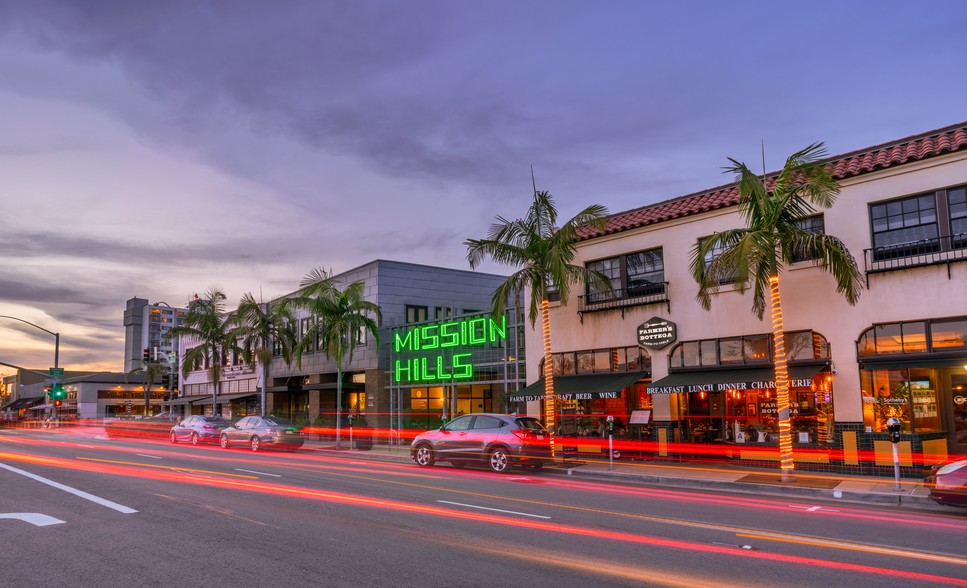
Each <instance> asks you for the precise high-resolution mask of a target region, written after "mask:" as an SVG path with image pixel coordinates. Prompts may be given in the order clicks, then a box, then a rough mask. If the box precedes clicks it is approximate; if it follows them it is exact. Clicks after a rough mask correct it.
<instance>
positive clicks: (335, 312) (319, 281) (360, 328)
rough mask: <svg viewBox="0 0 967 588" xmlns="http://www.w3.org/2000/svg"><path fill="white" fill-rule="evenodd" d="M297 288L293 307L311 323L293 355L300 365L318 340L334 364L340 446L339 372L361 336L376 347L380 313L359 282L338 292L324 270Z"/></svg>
mask: <svg viewBox="0 0 967 588" xmlns="http://www.w3.org/2000/svg"><path fill="white" fill-rule="evenodd" d="M299 286H300V290H299V295H298V296H297V297H296V298H295V299H294V300H293V304H295V305H296V306H297V307H299V308H302V309H304V310H306V311H308V312H309V316H310V317H311V318H312V320H310V322H309V327H308V329H307V330H306V332H305V334H303V336H302V341H301V342H300V344H299V346H298V347H297V353H296V355H297V357H298V359H299V365H300V366H301V364H302V355H303V354H304V353H305V352H307V351H310V350H311V347H312V345H313V343H314V341H315V340H316V339H318V340H319V346H320V347H321V348H322V349H325V351H326V355H327V356H328V357H329V359H332V360H334V361H335V362H336V447H342V431H341V427H342V373H343V370H344V369H345V366H346V365H347V364H348V363H350V362H352V360H353V353H354V351H355V349H356V346H357V345H359V343H360V340H361V339H360V337H361V336H362V335H363V334H364V333H367V332H368V333H370V334H371V335H372V336H373V340H374V341H375V342H376V346H377V348H378V347H379V325H380V324H381V323H382V322H383V314H382V312H381V311H380V308H379V306H378V305H377V304H375V303H373V302H369V301H368V300H366V299H365V293H366V292H365V284H364V283H363V282H361V281H360V282H353V283H352V284H349V285H348V286H346V288H345V289H344V290H340V289H339V288H338V287H337V285H336V283H335V281H334V280H333V279H332V278H331V277H330V276H329V274H327V273H326V271H325V270H323V269H321V268H316V269H314V270H312V271H311V272H310V273H309V274H308V275H306V277H305V278H303V279H302V282H300V284H299ZM374 317H375V318H374Z"/></svg>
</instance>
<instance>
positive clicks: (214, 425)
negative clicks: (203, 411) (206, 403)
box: [168, 414, 232, 445]
mask: <svg viewBox="0 0 967 588" xmlns="http://www.w3.org/2000/svg"><path fill="white" fill-rule="evenodd" d="M231 425H232V421H230V420H228V419H226V418H222V417H214V416H202V415H199V414H196V415H192V416H190V417H185V419H183V420H182V421H181V422H180V423H178V424H177V425H175V426H173V427H171V432H170V433H169V434H168V439H170V440H171V442H172V443H177V442H179V441H191V444H192V445H198V444H199V443H218V440H219V438H220V437H221V434H222V431H223V430H224V429H225V428H227V427H230V426H231Z"/></svg>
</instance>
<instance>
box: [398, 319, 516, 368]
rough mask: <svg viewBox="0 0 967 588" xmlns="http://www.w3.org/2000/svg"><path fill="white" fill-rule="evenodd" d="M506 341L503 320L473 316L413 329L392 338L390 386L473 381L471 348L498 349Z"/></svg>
mask: <svg viewBox="0 0 967 588" xmlns="http://www.w3.org/2000/svg"><path fill="white" fill-rule="evenodd" d="M506 340H507V318H506V317H501V320H500V323H497V322H496V321H495V320H493V319H492V318H490V317H489V316H488V317H484V316H476V317H473V318H466V319H457V320H453V321H446V322H441V323H432V324H426V325H416V326H413V327H410V328H406V329H401V330H398V331H396V332H395V333H394V334H393V350H394V351H395V352H396V354H397V355H398V356H400V357H399V358H398V359H396V360H395V361H394V362H393V383H395V384H410V383H420V382H439V381H447V382H449V381H451V380H472V379H473V356H472V354H471V350H472V349H473V348H479V347H483V346H485V345H493V346H501V345H503V342H504V341H506Z"/></svg>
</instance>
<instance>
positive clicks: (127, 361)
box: [124, 298, 188, 372]
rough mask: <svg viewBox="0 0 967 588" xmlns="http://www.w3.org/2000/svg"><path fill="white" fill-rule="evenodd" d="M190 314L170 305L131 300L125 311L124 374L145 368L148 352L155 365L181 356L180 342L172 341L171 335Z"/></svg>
mask: <svg viewBox="0 0 967 588" xmlns="http://www.w3.org/2000/svg"><path fill="white" fill-rule="evenodd" d="M186 314H188V311H187V310H186V309H184V308H172V307H171V306H169V305H168V303H167V302H156V303H154V304H148V301H147V300H146V299H144V298H131V299H129V300H128V302H127V306H126V307H125V309H124V371H125V372H130V371H131V370H133V369H135V368H139V367H142V361H143V358H144V352H145V350H148V353H149V356H150V358H151V360H152V361H164V360H165V358H167V357H168V354H169V353H174V354H175V355H177V354H178V340H177V338H173V339H172V338H169V337H168V331H169V330H171V329H172V328H174V327H176V326H178V325H180V324H181V321H183V320H184V318H185V315H186Z"/></svg>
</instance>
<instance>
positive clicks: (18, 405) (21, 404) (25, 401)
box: [2, 396, 44, 410]
mask: <svg viewBox="0 0 967 588" xmlns="http://www.w3.org/2000/svg"><path fill="white" fill-rule="evenodd" d="M43 400H44V397H43V396H34V397H33V398H19V399H17V400H14V401H13V402H9V403H7V405H6V406H4V407H3V409H2V410H21V409H24V408H27V407H28V406H33V405H35V404H37V403H38V402H41V401H43Z"/></svg>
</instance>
